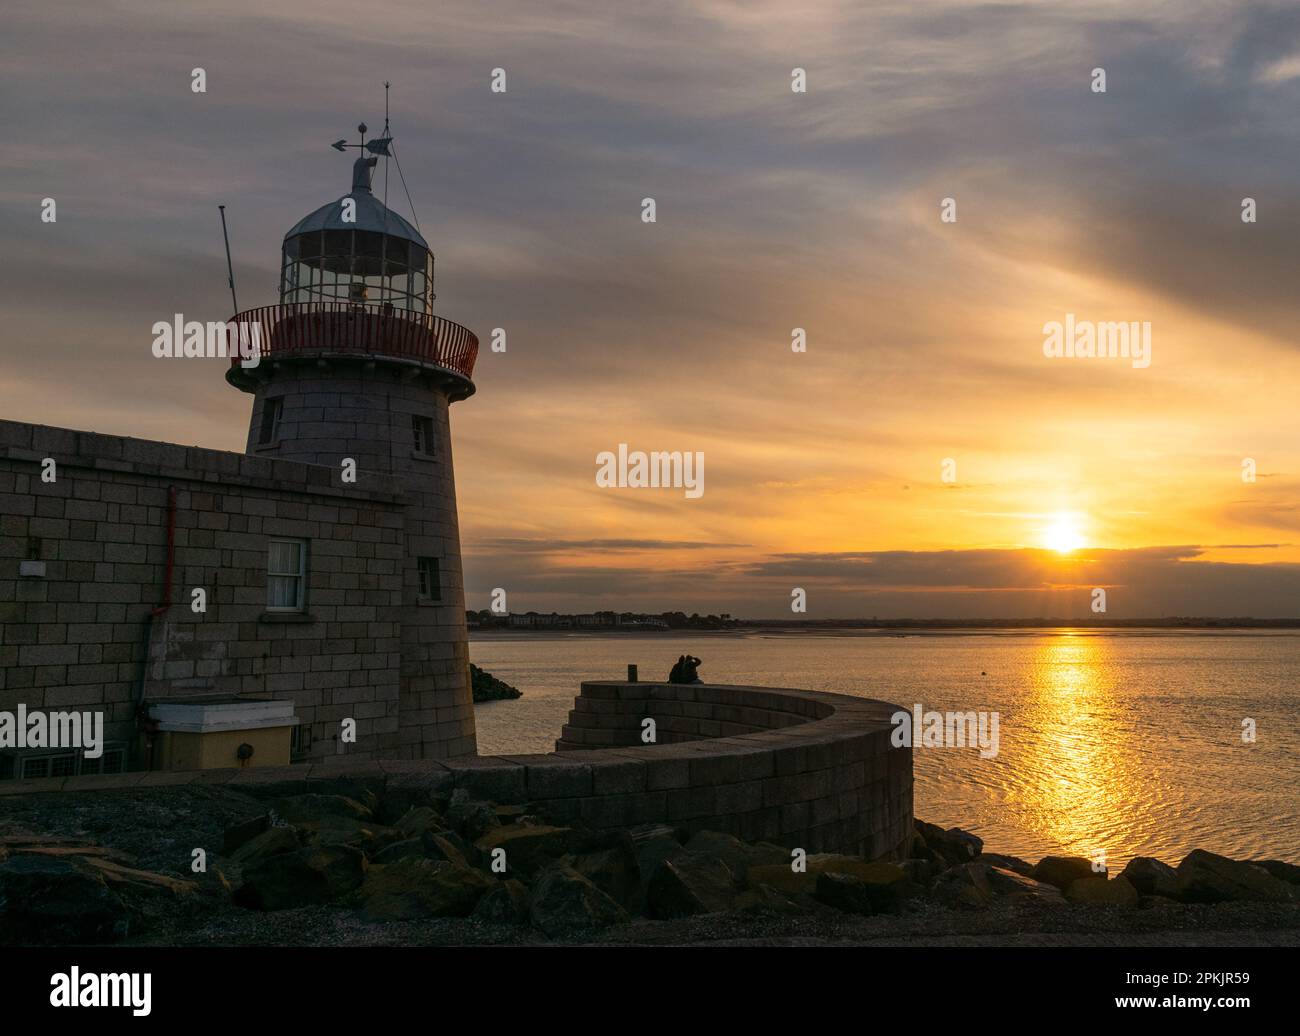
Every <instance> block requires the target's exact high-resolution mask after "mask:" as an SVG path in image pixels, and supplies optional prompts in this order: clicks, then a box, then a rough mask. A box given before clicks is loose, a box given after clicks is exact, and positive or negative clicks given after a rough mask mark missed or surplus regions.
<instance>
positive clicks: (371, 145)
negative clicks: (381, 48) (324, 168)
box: [330, 80, 393, 157]
mask: <svg viewBox="0 0 1300 1036" xmlns="http://www.w3.org/2000/svg"><path fill="white" fill-rule="evenodd" d="M389 86H390V84H389V83H388V81H387V80H385V81H384V135H383V136H382V137H376V138H375V139H374V140H371V141H367V140H366V130H367V129H369V127H368V126H366V124H365V123H364V122H363V123H361V125H359V126H358V127H357V132H358V133H360V134H361V143H360V144H349V143H348V142H347V139H346V138H345V139H343V140H336V141H335V142H334V143H333V144H331V145H330V147H332V148H334V150H336V151H343V150H346V149H347V148H350V147H355V148H364V149H365V150H366V151H369V152H370V153H371V154H372V155H383V156H385V157H388V155H389V150H388V145H389V144H391V143H392V142H393V138H392V137H391V136H390V135H389V133H388V87H389Z"/></svg>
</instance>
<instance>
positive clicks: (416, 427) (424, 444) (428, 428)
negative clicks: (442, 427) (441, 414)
mask: <svg viewBox="0 0 1300 1036" xmlns="http://www.w3.org/2000/svg"><path fill="white" fill-rule="evenodd" d="M411 438H412V439H414V441H415V442H414V445H415V452H416V453H422V454H424V455H426V456H428V455H430V454H432V453H433V418H431V417H421V416H420V415H419V414H412V415H411Z"/></svg>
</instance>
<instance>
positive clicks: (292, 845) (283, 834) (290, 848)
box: [230, 827, 301, 867]
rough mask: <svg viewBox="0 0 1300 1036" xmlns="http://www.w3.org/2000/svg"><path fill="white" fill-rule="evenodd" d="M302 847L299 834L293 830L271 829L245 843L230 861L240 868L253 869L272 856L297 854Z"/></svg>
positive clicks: (289, 828)
mask: <svg viewBox="0 0 1300 1036" xmlns="http://www.w3.org/2000/svg"><path fill="white" fill-rule="evenodd" d="M300 845H301V843H300V842H299V841H298V832H297V831H295V830H294V829H293V828H291V827H271V828H267V829H266V830H265V831H263V832H262V833H261V834H260V835H255V836H254V837H252V838H250V839H248V841H246V842H244V843H243V844H242V845H241V846H240V847H239V848H238V849H236V850H235V851H234V852H233V853H231V855H230V859H231V860H232V861H233V862H234V863H236V864H238V865H239V866H240V867H252V866H255V865H256V864H259V863H261V862H262V861H263V860H266V859H269V858H270V857H272V856H279V855H281V854H282V853H291V852H296V851H297V849H298V847H299V846H300Z"/></svg>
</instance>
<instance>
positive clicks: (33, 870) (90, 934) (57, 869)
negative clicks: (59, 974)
mask: <svg viewBox="0 0 1300 1036" xmlns="http://www.w3.org/2000/svg"><path fill="white" fill-rule="evenodd" d="M129 928H130V921H129V914H128V910H127V907H126V905H125V904H124V903H123V902H122V899H121V898H120V897H119V896H118V895H117V894H116V893H115V892H113V891H112V890H111V889H109V888H108V886H107V883H106V882H105V881H104V878H103V876H102V875H101V874H100V873H98V872H97V871H95V870H93V869H91V868H89V867H86V866H84V865H83V864H82V863H81V862H80V861H78V860H77V859H75V858H70V857H65V858H59V857H54V856H45V855H29V854H22V853H14V854H13V855H11V856H9V858H8V859H6V860H5V861H4V862H3V863H0V944H3V945H6V946H33V945H61V946H62V945H76V944H81V943H106V942H116V941H118V940H120V939H124V938H125V937H126V936H127V934H128V933H129Z"/></svg>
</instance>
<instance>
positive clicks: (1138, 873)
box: [1120, 856, 1181, 899]
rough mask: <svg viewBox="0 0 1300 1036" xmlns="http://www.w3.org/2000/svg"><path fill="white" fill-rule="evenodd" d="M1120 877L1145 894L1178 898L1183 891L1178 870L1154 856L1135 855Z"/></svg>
mask: <svg viewBox="0 0 1300 1036" xmlns="http://www.w3.org/2000/svg"><path fill="white" fill-rule="evenodd" d="M1120 877H1121V878H1126V879H1127V880H1128V883H1129V884H1130V885H1132V886H1133V887H1134V888H1135V889H1137V890H1138V892H1140V893H1141V894H1142V895H1144V896H1164V897H1166V898H1168V899H1177V898H1178V896H1179V894H1180V891H1181V888H1180V886H1179V883H1178V872H1177V871H1176V870H1174V869H1173V868H1172V867H1170V866H1169V864H1167V863H1161V862H1160V861H1159V860H1157V859H1156V858H1155V857H1153V856H1134V857H1133V859H1131V860H1129V861H1128V865H1127V866H1126V867H1125V868H1124V871H1123V873H1122V874H1120Z"/></svg>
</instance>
